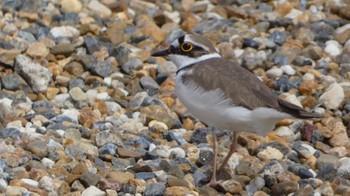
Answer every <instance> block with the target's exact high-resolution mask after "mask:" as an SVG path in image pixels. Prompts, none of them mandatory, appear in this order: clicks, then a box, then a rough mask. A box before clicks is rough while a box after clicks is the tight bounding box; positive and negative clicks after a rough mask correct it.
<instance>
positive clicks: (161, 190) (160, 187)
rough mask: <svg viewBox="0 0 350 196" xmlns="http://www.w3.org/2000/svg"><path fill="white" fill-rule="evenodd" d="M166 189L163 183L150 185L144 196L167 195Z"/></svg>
mask: <svg viewBox="0 0 350 196" xmlns="http://www.w3.org/2000/svg"><path fill="white" fill-rule="evenodd" d="M165 191H166V187H165V185H164V184H163V183H159V182H157V183H151V184H148V185H147V187H146V190H145V191H144V192H143V195H144V196H162V195H164V194H165Z"/></svg>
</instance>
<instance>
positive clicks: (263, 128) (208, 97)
mask: <svg viewBox="0 0 350 196" xmlns="http://www.w3.org/2000/svg"><path fill="white" fill-rule="evenodd" d="M182 74H183V73H181V72H180V73H178V75H177V77H176V94H177V96H178V98H179V99H180V101H181V102H182V103H183V104H184V105H185V106H186V108H187V109H188V111H189V112H190V113H191V114H192V115H193V116H194V117H196V118H198V119H199V120H201V121H202V122H204V123H206V124H208V125H209V126H213V127H216V128H220V129H228V130H232V131H245V132H254V133H258V134H260V135H266V134H267V133H268V132H269V131H272V130H273V128H274V126H275V124H276V123H277V122H278V121H280V120H281V119H284V118H292V116H290V115H288V114H285V113H281V112H278V111H277V110H274V109H269V108H257V109H254V110H248V109H246V108H243V107H240V106H235V105H234V103H232V101H231V99H225V96H224V92H223V91H222V90H221V89H215V90H212V91H204V89H202V88H200V87H198V86H197V85H196V84H190V85H186V86H185V85H184V84H183V83H182V82H181V80H180V78H181V75H182Z"/></svg>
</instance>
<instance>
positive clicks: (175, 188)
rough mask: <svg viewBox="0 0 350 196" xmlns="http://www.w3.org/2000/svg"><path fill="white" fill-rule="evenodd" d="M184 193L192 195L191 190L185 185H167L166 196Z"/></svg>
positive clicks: (177, 195) (176, 195)
mask: <svg viewBox="0 0 350 196" xmlns="http://www.w3.org/2000/svg"><path fill="white" fill-rule="evenodd" d="M182 195H192V194H191V190H190V189H189V188H187V187H183V186H173V187H167V188H166V190H165V196H182Z"/></svg>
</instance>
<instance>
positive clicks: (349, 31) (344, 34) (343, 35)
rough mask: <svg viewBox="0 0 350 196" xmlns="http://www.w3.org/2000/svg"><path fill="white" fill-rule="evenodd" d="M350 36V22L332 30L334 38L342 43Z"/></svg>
mask: <svg viewBox="0 0 350 196" xmlns="http://www.w3.org/2000/svg"><path fill="white" fill-rule="evenodd" d="M349 38H350V24H346V25H344V26H341V27H339V28H337V29H336V30H335V31H334V39H335V40H337V41H338V42H339V43H341V44H344V43H345V42H346V41H347V40H348V39H349Z"/></svg>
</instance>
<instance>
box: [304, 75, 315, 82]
mask: <svg viewBox="0 0 350 196" xmlns="http://www.w3.org/2000/svg"><path fill="white" fill-rule="evenodd" d="M303 80H304V81H310V80H315V76H314V74H311V73H306V74H304V75H303Z"/></svg>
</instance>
